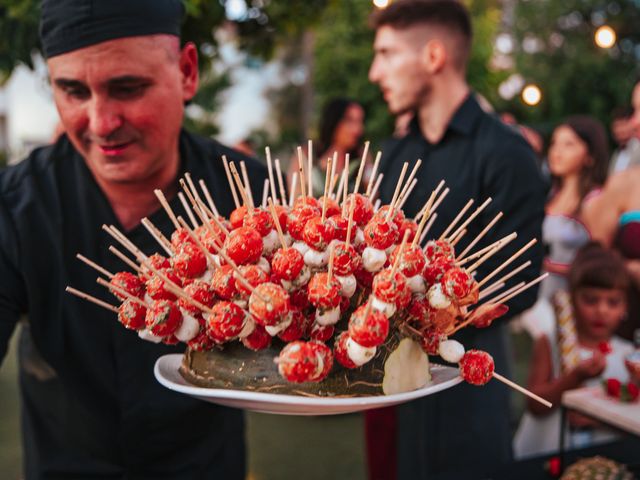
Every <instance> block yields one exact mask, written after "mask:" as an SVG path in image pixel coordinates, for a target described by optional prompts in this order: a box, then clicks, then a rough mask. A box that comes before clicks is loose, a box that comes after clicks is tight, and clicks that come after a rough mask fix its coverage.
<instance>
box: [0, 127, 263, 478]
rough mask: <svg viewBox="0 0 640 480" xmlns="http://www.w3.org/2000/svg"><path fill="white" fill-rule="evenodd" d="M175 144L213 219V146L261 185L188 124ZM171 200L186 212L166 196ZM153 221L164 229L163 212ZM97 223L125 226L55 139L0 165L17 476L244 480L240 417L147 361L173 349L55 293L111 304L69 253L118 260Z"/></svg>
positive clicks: (1, 337) (139, 238)
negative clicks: (200, 184)
mask: <svg viewBox="0 0 640 480" xmlns="http://www.w3.org/2000/svg"><path fill="white" fill-rule="evenodd" d="M179 145H180V147H179V148H180V159H181V169H182V171H183V172H187V171H188V172H190V173H191V174H192V176H193V177H194V179H195V180H198V179H204V180H205V182H206V183H207V185H208V187H209V189H210V190H211V192H212V195H213V197H214V200H215V201H216V202H217V206H218V209H219V210H220V213H221V214H223V215H228V214H229V213H230V211H231V210H232V209H233V201H232V197H231V195H230V192H229V187H228V185H227V180H226V177H225V174H224V169H223V166H222V162H221V155H223V154H226V155H227V156H228V157H229V158H230V159H235V160H239V159H244V160H246V161H247V166H248V171H249V176H250V178H251V179H252V186H253V188H254V191H260V190H257V189H262V182H263V179H264V178H265V169H264V167H262V166H261V165H260V164H258V163H257V162H256V161H254V160H252V159H249V158H246V157H243V156H241V155H240V154H238V153H237V152H234V151H232V150H230V149H228V148H226V147H223V146H222V145H220V144H218V143H217V142H213V141H211V140H207V139H204V138H199V137H196V136H194V135H191V134H189V133H187V132H182V133H181V135H180V143H179ZM171 205H172V208H173V209H174V210H175V211H177V212H181V214H182V215H183V216H184V210H182V207H181V205H180V202H179V200H178V199H177V198H175V199H173V200H172V201H171ZM185 218H186V217H185ZM150 220H151V221H152V222H153V223H154V224H155V225H156V226H158V227H159V228H160V229H161V230H162V231H163V232H164V233H165V234H166V235H170V234H171V232H172V230H173V227H172V225H171V222H170V220H169V219H168V217H167V215H166V214H165V213H164V211H162V210H159V211H157V212H155V213H154V214H153V215H151V216H150ZM103 224H113V225H116V226H118V227H119V228H120V229H121V230H122V227H121V226H120V225H119V222H118V220H117V218H116V217H115V214H114V212H113V210H112V208H111V206H110V204H109V202H108V201H107V199H106V197H105V195H104V193H103V192H102V191H101V190H100V188H99V187H98V185H97V184H96V182H95V180H94V178H93V176H92V175H91V173H90V171H89V170H88V169H87V167H86V165H85V162H84V160H83V158H82V157H81V156H80V155H79V154H78V152H77V151H76V150H75V149H74V148H73V146H72V145H71V143H70V142H69V140H68V139H67V138H66V136H63V137H62V138H61V139H60V140H59V141H58V142H57V143H56V144H55V145H52V146H49V147H46V148H42V149H38V150H36V151H35V152H34V153H33V154H31V155H30V156H29V158H27V159H26V160H24V161H23V162H22V163H20V164H19V165H17V166H15V167H11V168H8V169H6V170H4V171H2V172H0V359H2V358H3V357H4V356H5V353H6V348H7V342H8V340H9V338H10V336H11V333H12V332H13V330H14V327H15V325H16V323H17V322H18V319H19V317H20V316H21V315H25V314H26V315H27V317H28V321H27V322H26V325H25V327H24V328H23V329H22V335H21V341H20V351H19V357H20V384H21V401H22V419H23V422H22V424H23V437H24V457H25V475H26V477H27V478H28V479H44V478H47V479H48V478H82V479H93V478H117V479H121V478H127V479H129V478H154V479H165V478H166V479H173V478H176V479H177V478H180V479H183V478H194V479H196V478H197V479H200V478H207V479H214V478H220V479H227V478H233V479H243V478H244V431H243V419H242V414H241V412H240V411H238V410H232V409H226V408H222V407H217V406H214V405H211V404H207V403H205V402H202V401H199V400H195V399H193V398H190V397H188V396H186V395H182V394H178V393H175V392H171V391H169V390H168V389H166V388H164V387H162V386H161V385H160V384H159V383H158V382H157V381H156V379H155V378H154V375H153V366H154V363H155V361H156V360H157V359H158V358H159V357H160V356H162V355H164V354H167V353H175V352H181V351H183V350H184V344H182V345H181V346H180V345H178V346H166V345H162V344H159V345H156V344H152V343H149V342H145V341H143V340H141V339H140V338H138V336H137V335H136V333H135V332H132V331H130V330H126V329H125V328H123V326H122V325H120V324H119V322H118V321H117V318H116V315H115V314H114V313H112V312H110V311H108V310H104V309H102V308H100V307H98V306H96V305H94V304H92V303H89V302H86V301H83V300H81V299H78V298H76V297H73V296H71V295H70V294H68V293H66V292H65V291H64V290H65V287H66V286H67V285H70V286H73V287H76V288H78V289H80V290H83V291H85V292H87V293H89V294H91V295H93V296H96V297H98V298H102V299H103V300H105V301H108V302H109V303H112V304H115V303H116V300H115V299H114V298H113V297H112V296H111V294H110V293H108V292H107V291H106V290H105V289H104V288H103V287H101V286H99V285H97V284H96V277H97V276H98V274H97V272H95V271H92V269H90V268H88V267H87V266H86V265H84V264H82V263H81V262H79V261H78V260H77V259H76V258H75V256H76V254H77V253H81V254H83V255H85V256H87V257H89V258H90V259H92V260H94V261H95V262H96V263H98V264H100V265H103V266H104V267H105V268H106V269H107V270H110V271H111V272H117V271H120V270H126V269H127V267H126V266H125V265H124V264H123V263H122V262H121V261H120V260H119V259H117V258H116V257H115V256H113V255H112V254H111V253H110V252H109V251H108V247H109V245H110V244H113V243H114V241H113V240H112V239H111V238H110V237H109V236H108V235H107V234H106V233H105V232H104V231H103V230H102V229H101V226H102V225H103ZM126 234H127V236H128V237H129V238H130V240H131V241H132V242H133V243H134V244H136V245H137V246H138V247H139V248H140V249H142V250H143V251H144V252H146V253H147V254H150V253H153V252H157V251H159V250H160V248H159V247H158V245H157V244H156V243H155V241H154V240H153V239H152V237H150V236H149V234H148V233H147V232H146V230H145V229H144V227H142V226H138V227H135V228H133V229H132V230H131V231H128V232H126Z"/></svg>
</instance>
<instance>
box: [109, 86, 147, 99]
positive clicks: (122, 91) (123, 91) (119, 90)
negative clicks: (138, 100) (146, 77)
mask: <svg viewBox="0 0 640 480" xmlns="http://www.w3.org/2000/svg"><path fill="white" fill-rule="evenodd" d="M146 89H147V85H121V86H117V87H112V88H111V94H112V95H113V96H114V97H117V98H135V97H137V96H140V95H142V94H143V93H144V91H145V90H146Z"/></svg>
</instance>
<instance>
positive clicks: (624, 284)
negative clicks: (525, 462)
mask: <svg viewBox="0 0 640 480" xmlns="http://www.w3.org/2000/svg"><path fill="white" fill-rule="evenodd" d="M629 282H630V280H629V277H628V273H627V271H626V269H625V266H624V263H623V262H622V260H621V259H620V257H619V256H618V255H617V254H616V253H615V252H613V251H609V250H606V249H604V248H603V247H601V246H600V245H599V244H596V243H591V244H588V245H586V246H585V247H583V248H582V249H581V250H580V251H579V252H578V254H577V255H576V258H575V261H574V263H573V264H572V266H571V269H570V271H569V293H567V292H564V291H560V292H558V294H556V295H555V296H554V311H555V314H556V320H557V322H556V323H557V328H556V329H555V330H553V333H551V334H550V335H541V336H539V337H538V339H537V340H536V343H535V345H534V350H533V358H532V360H531V367H530V372H529V381H528V387H529V389H530V390H531V391H533V392H535V393H536V394H538V395H540V396H542V397H543V398H546V399H548V400H549V401H550V402H552V403H553V405H554V409H553V410H551V411H549V409H548V408H546V407H544V406H542V405H540V404H538V403H536V402H530V403H528V405H527V409H528V411H527V412H526V413H525V415H524V416H523V419H522V421H521V423H520V427H519V428H518V432H517V433H516V437H515V440H514V452H515V455H516V458H525V457H528V456H533V455H541V454H546V453H550V452H553V451H556V450H557V449H558V447H559V441H560V428H561V426H560V411H559V405H560V400H561V397H562V394H563V393H564V392H565V391H567V390H572V389H574V388H578V387H581V386H590V385H597V384H599V383H600V382H601V381H602V379H604V378H617V379H618V380H620V381H621V382H623V383H626V382H628V381H629V373H628V371H627V370H626V367H625V365H624V357H625V356H626V355H627V354H629V353H631V352H632V351H633V345H632V344H631V343H629V342H627V341H626V340H623V339H621V338H619V337H616V336H614V334H613V333H614V332H615V331H616V329H617V328H618V326H619V325H620V322H621V321H623V319H624V318H625V316H626V313H627V297H626V295H627V290H628V287H629ZM568 419H569V422H568V423H569V428H568V431H567V432H565V435H566V439H567V445H568V446H569V448H583V447H586V446H588V445H591V444H594V443H601V442H604V441H608V440H612V439H613V438H614V435H613V434H612V433H611V432H610V431H607V430H606V429H605V428H604V427H602V426H601V425H599V424H598V423H597V422H595V421H593V420H591V419H588V418H586V417H584V416H582V415H579V414H577V413H575V412H571V413H569V417H568Z"/></svg>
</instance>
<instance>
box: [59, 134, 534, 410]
mask: <svg viewBox="0 0 640 480" xmlns="http://www.w3.org/2000/svg"><path fill="white" fill-rule="evenodd" d="M368 146H369V145H368V143H367V144H365V150H364V155H363V158H362V160H361V163H360V166H359V169H358V175H357V178H356V181H355V185H354V188H353V191H351V192H349V191H348V182H347V180H346V179H347V175H348V168H349V159H348V158H346V159H345V169H344V171H343V172H342V173H340V172H338V173H336V164H337V160H338V159H337V157H336V156H335V155H334V156H333V158H329V159H328V160H327V167H326V180H325V187H324V192H323V195H322V196H321V197H320V198H314V197H312V196H311V195H310V194H309V191H310V189H309V183H308V180H309V176H310V165H311V164H312V163H311V162H312V158H311V152H312V147H311V145H309V149H308V157H307V162H305V161H304V158H303V154H302V149H301V148H298V172H297V175H296V178H295V179H294V184H293V185H292V188H291V189H290V190H291V191H292V192H294V191H296V190H298V191H299V193H300V194H299V195H298V196H295V195H293V194H292V195H291V196H290V197H289V198H288V199H287V197H286V195H285V191H284V190H285V189H284V181H283V179H282V174H281V169H280V164H279V161H278V160H276V161H275V169H274V168H273V162H272V159H271V154H270V151H269V149H267V151H266V158H267V166H268V169H269V179H268V180H267V181H265V187H264V192H262V204H261V205H256V204H255V203H254V198H259V197H254V195H253V194H252V192H251V190H250V188H249V182H248V178H247V175H246V168H244V166H243V165H242V164H241V165H240V168H239V169H238V167H237V166H236V165H235V164H234V163H233V162H227V160H226V159H223V162H224V166H225V171H226V173H227V177H228V180H229V186H230V189H231V193H232V196H233V198H234V202H235V207H236V208H235V210H234V211H233V212H232V213H231V214H230V216H229V218H228V219H226V218H223V217H221V216H220V215H219V214H218V210H217V208H216V206H215V203H214V201H213V198H212V196H211V194H210V192H209V191H208V190H207V188H206V185H205V184H204V183H203V182H202V181H200V182H199V184H198V186H199V187H200V188H197V187H196V184H195V182H194V181H193V179H192V178H191V177H190V175H189V174H187V175H185V178H184V179H181V180H180V184H181V186H182V189H183V191H182V192H180V199H181V201H182V204H183V206H184V208H185V210H186V212H187V216H188V219H189V222H190V223H188V222H187V221H185V219H183V218H181V217H179V216H176V215H175V213H174V212H173V211H172V210H171V208H170V206H169V204H168V202H167V200H166V199H165V197H164V195H163V194H162V192H161V191H156V195H157V196H158V199H159V201H160V203H161V204H162V206H163V208H164V209H165V211H166V213H167V215H169V217H170V219H171V221H172V223H173V225H174V227H175V230H174V232H173V233H172V235H171V236H170V238H167V237H165V236H164V235H163V234H162V233H161V232H160V231H159V230H158V229H157V228H156V227H155V226H154V225H153V224H152V223H151V222H150V221H149V220H148V219H144V220H143V222H142V223H143V225H144V226H145V227H146V228H147V230H148V231H149V233H150V234H151V235H153V237H154V238H155V239H156V240H157V242H158V245H159V247H160V249H161V251H162V252H163V253H162V254H161V253H156V254H154V255H151V256H147V255H145V254H144V253H143V252H141V251H140V250H139V249H138V248H137V247H136V246H135V245H133V244H132V243H131V242H130V241H129V240H128V239H127V237H126V236H125V235H123V234H122V233H121V232H119V231H118V230H117V229H116V228H115V227H113V226H104V227H103V228H104V229H105V231H107V232H108V233H109V234H110V235H111V236H112V237H113V238H114V240H115V241H116V242H117V243H119V244H120V246H121V247H122V248H124V249H125V250H126V251H127V252H128V255H127V254H125V253H122V252H121V251H120V250H118V249H117V248H116V247H114V246H112V247H111V248H110V251H112V253H114V254H115V255H117V256H118V257H119V258H120V259H121V260H122V261H123V262H125V263H126V264H127V265H128V266H129V267H130V268H131V270H132V271H123V272H117V273H115V274H114V273H111V272H109V271H107V270H105V269H104V268H102V267H101V266H99V265H96V264H95V263H93V262H91V261H90V260H89V259H87V258H85V257H83V256H82V255H78V258H79V259H80V260H82V261H84V262H85V263H87V264H88V265H90V266H91V267H93V268H95V269H96V270H97V271H98V272H99V273H100V274H101V275H102V276H103V277H106V278H103V277H100V278H99V279H98V282H99V283H100V284H102V285H104V286H105V287H106V288H108V289H109V290H110V291H111V292H112V293H113V294H114V296H115V297H116V298H117V299H118V300H119V301H120V302H121V303H120V306H119V307H116V306H114V305H110V304H106V303H105V302H103V301H101V300H98V299H95V298H93V297H91V296H89V295H87V294H84V293H82V292H79V291H77V290H75V289H72V288H69V289H68V290H69V291H70V292H71V293H73V294H75V295H78V296H81V297H83V298H85V299H87V300H90V301H94V303H96V304H98V305H100V306H102V307H104V308H108V309H110V310H112V311H114V312H117V314H118V319H119V321H120V322H121V323H122V324H123V325H124V326H125V327H126V328H129V329H132V330H135V331H137V332H138V335H139V336H140V337H141V338H143V339H145V340H149V341H152V342H157V343H159V342H164V343H167V344H175V343H177V342H184V343H186V344H187V345H188V346H189V350H190V351H191V352H198V351H210V350H214V349H217V348H229V347H231V346H233V347H232V348H236V349H237V345H238V343H241V344H242V345H243V346H244V347H245V348H246V349H248V350H251V351H259V350H263V349H266V348H268V347H269V346H270V345H271V344H272V342H276V343H282V344H284V347H283V348H282V349H281V351H280V353H279V355H278V356H277V357H276V358H275V362H276V364H277V369H278V372H279V374H280V375H281V376H282V377H283V378H284V379H286V380H287V381H289V382H293V383H307V382H321V381H323V380H325V379H326V378H327V377H328V376H329V375H330V373H331V372H332V370H336V369H346V370H356V369H359V368H362V366H364V365H366V364H367V363H369V362H371V360H372V359H373V358H375V357H376V354H377V353H378V351H379V349H380V348H383V347H384V346H385V343H387V344H388V343H389V339H390V338H391V337H394V338H395V339H396V340H398V339H399V338H400V339H402V338H408V339H410V340H411V341H413V342H414V343H415V344H416V345H420V346H421V348H422V349H423V350H424V352H425V354H429V355H435V354H439V355H440V356H441V357H442V358H443V359H444V360H445V361H448V362H451V363H457V364H459V365H460V370H461V374H462V376H463V378H465V380H467V381H469V382H470V383H473V384H481V383H486V381H488V379H490V378H498V379H499V380H506V379H504V378H503V377H500V376H499V375H498V374H497V373H495V372H493V366H492V365H493V364H492V360H491V361H490V360H489V359H490V356H489V355H488V354H486V353H485V352H480V353H478V352H477V351H469V352H465V349H464V347H463V346H462V345H461V344H460V343H459V342H457V341H455V340H449V339H448V337H449V336H451V335H453V334H454V333H455V332H456V331H458V330H460V329H461V328H464V327H466V326H473V327H475V328H486V327H487V326H489V325H490V324H491V323H492V322H493V321H494V320H495V319H496V318H498V317H500V316H502V315H504V314H505V313H506V312H507V310H508V307H507V306H506V305H505V304H506V302H507V301H508V300H510V299H511V298H513V297H514V296H515V295H517V294H519V293H521V292H523V291H524V290H526V289H527V288H529V287H531V286H532V285H534V284H536V283H538V282H539V281H540V280H541V279H542V278H543V276H541V277H538V278H537V279H536V280H534V281H532V282H529V283H527V284H524V283H521V284H518V285H515V286H514V287H511V288H508V289H505V287H506V286H507V281H508V280H509V279H510V278H511V277H512V276H514V275H515V274H516V273H518V272H519V271H521V270H522V269H523V268H526V266H528V264H529V263H528V262H527V263H525V264H523V265H520V266H519V267H517V268H516V269H514V270H512V271H511V272H509V273H506V274H503V275H502V277H501V278H499V279H496V280H494V282H493V283H491V284H490V285H486V284H487V283H488V281H489V280H491V279H493V278H494V277H495V276H496V275H498V274H499V273H501V272H502V270H504V269H505V268H506V267H507V266H508V265H510V264H511V263H512V262H514V261H515V260H516V259H517V258H518V257H519V256H520V255H522V254H523V253H524V252H525V251H526V250H527V249H528V248H529V247H531V246H532V245H533V244H534V243H535V240H534V241H531V242H529V243H528V244H527V245H525V246H524V247H523V248H521V249H520V250H519V251H517V252H516V253H515V254H514V255H512V257H511V258H509V259H508V260H507V261H506V262H503V263H501V265H500V267H498V269H496V270H495V271H493V272H491V273H490V274H488V275H486V276H485V277H484V278H483V279H478V278H476V270H477V268H478V267H479V266H480V265H482V263H484V262H485V261H487V260H488V259H489V258H491V256H493V255H494V254H496V253H497V252H498V251H500V250H501V249H503V248H504V247H506V246H507V245H508V244H509V243H510V242H511V241H513V240H514V239H515V238H516V236H517V235H516V234H515V233H514V234H511V235H508V236H506V237H504V238H502V239H500V240H499V241H497V242H495V243H493V244H492V245H489V246H487V247H485V248H483V249H480V250H477V251H475V252H474V251H472V250H473V247H474V246H475V245H476V244H477V243H478V242H479V241H480V240H481V238H482V237H483V236H484V235H485V234H486V233H487V232H488V230H489V229H490V228H491V227H492V226H493V225H494V224H495V223H496V222H497V221H498V220H499V218H500V216H501V214H499V215H497V216H496V218H495V219H494V220H493V221H492V222H491V223H490V224H489V225H488V226H487V228H485V229H484V230H482V232H481V233H480V234H479V235H478V236H477V237H476V238H474V239H473V240H471V242H470V243H469V247H467V248H466V249H465V250H464V251H463V252H461V253H459V254H458V253H457V252H456V244H457V243H458V242H459V241H460V239H461V238H462V237H463V236H464V235H465V234H466V233H467V227H468V225H469V224H470V223H471V222H472V221H473V220H474V219H475V218H476V217H477V216H478V215H480V213H481V212H482V211H483V210H484V209H485V208H486V206H487V205H488V204H489V203H490V202H491V199H487V200H486V201H485V202H484V203H482V204H481V205H479V206H478V207H477V208H476V209H475V210H473V211H471V209H472V206H473V203H474V201H473V200H469V202H468V203H467V204H466V205H465V207H464V208H463V209H462V210H461V211H460V212H459V214H458V215H457V216H456V217H455V219H454V220H453V221H452V222H451V224H450V225H449V226H448V227H447V228H446V229H445V231H444V232H442V234H441V235H440V236H439V237H438V238H433V239H427V238H426V235H427V232H428V231H429V228H430V226H431V224H432V222H433V219H434V218H435V215H436V214H435V213H434V211H435V210H436V209H437V207H438V205H440V203H441V202H442V201H443V200H444V198H445V197H446V195H447V193H448V192H449V189H448V188H444V187H445V185H444V182H440V184H439V185H438V187H437V188H436V189H435V190H434V191H433V192H432V193H431V195H430V196H429V198H428V199H427V200H426V202H425V204H424V207H423V208H422V209H421V211H420V212H419V214H418V215H417V216H416V218H414V219H409V218H406V217H405V215H404V213H403V211H402V209H401V206H402V205H403V204H404V203H405V202H406V200H407V198H408V197H409V195H410V194H411V193H412V190H413V187H414V186H415V184H416V181H415V176H416V173H417V171H418V168H419V166H420V163H421V162H420V161H418V162H417V163H416V164H415V166H414V167H413V168H412V170H411V172H410V173H409V174H408V175H407V171H408V169H409V165H408V164H407V163H405V164H404V166H403V169H402V172H401V174H400V178H399V179H398V182H397V187H396V189H395V192H394V195H393V198H392V200H391V202H390V203H389V204H388V205H383V206H378V207H376V206H375V205H374V203H373V202H372V198H371V193H372V192H373V193H375V192H376V191H377V189H378V186H379V181H380V177H375V175H376V170H377V165H378V164H379V159H380V153H378V155H377V156H376V160H375V161H374V168H373V172H372V175H371V177H372V178H371V179H370V182H369V186H368V188H366V189H363V191H364V193H360V186H361V183H362V177H363V172H364V167H365V163H366V157H367V152H368ZM305 163H307V168H306V171H305ZM240 172H242V173H240ZM243 177H244V178H243ZM405 177H406V178H405ZM339 178H340V180H338V179H339ZM376 178H377V180H376ZM295 182H299V189H298V188H296V184H295ZM336 186H337V192H335V193H334V190H335V189H336ZM203 198H204V200H203ZM469 212H471V213H469ZM485 285H486V286H485ZM483 286H485V287H484V289H482V287H483ZM499 292H501V293H499ZM479 302H482V303H479ZM473 305H475V307H474V308H472V306H473ZM275 339H277V340H275ZM425 354H423V355H425ZM414 388H415V387H414ZM518 388H521V387H518ZM385 392H386V393H391V392H389V391H386V390H385ZM540 400H541V399H540Z"/></svg>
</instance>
